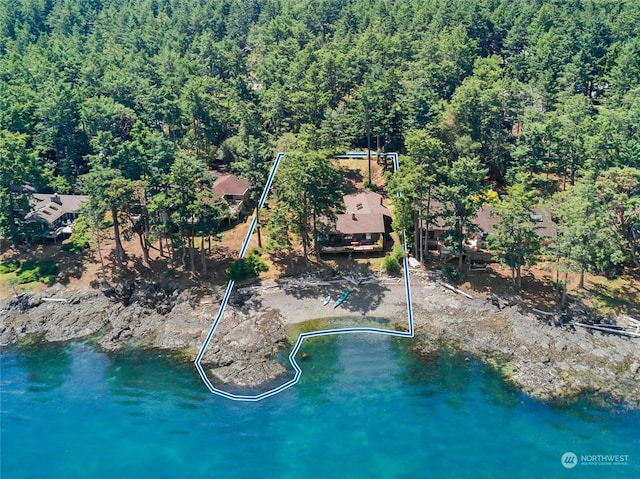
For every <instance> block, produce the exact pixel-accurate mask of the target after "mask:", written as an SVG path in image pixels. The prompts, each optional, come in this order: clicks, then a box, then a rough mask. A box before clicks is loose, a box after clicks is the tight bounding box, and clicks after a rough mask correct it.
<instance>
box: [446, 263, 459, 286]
mask: <svg viewBox="0 0 640 479" xmlns="http://www.w3.org/2000/svg"><path fill="white" fill-rule="evenodd" d="M442 273H443V274H444V275H445V277H446V278H447V279H449V280H450V281H453V282H454V283H459V282H460V281H462V279H463V278H464V273H463V272H462V271H460V270H459V269H458V268H453V267H451V266H449V265H444V266H443V267H442Z"/></svg>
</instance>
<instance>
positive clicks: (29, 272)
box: [18, 260, 58, 284]
mask: <svg viewBox="0 0 640 479" xmlns="http://www.w3.org/2000/svg"><path fill="white" fill-rule="evenodd" d="M57 274H58V265H57V264H56V263H54V262H53V261H49V260H47V261H31V260H30V261H25V262H24V263H23V264H22V268H20V274H19V275H18V284H26V283H32V282H33V281H42V282H43V283H45V284H53V282H54V281H55V278H56V275H57Z"/></svg>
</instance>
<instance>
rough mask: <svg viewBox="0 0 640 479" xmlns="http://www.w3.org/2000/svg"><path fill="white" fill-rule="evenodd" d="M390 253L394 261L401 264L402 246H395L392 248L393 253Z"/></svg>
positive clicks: (402, 259)
mask: <svg viewBox="0 0 640 479" xmlns="http://www.w3.org/2000/svg"><path fill="white" fill-rule="evenodd" d="M391 255H392V256H393V257H394V258H395V259H396V261H397V262H398V263H399V264H402V263H403V262H404V257H405V254H404V249H403V248H402V246H395V247H394V248H393V253H391Z"/></svg>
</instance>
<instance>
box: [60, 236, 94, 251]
mask: <svg viewBox="0 0 640 479" xmlns="http://www.w3.org/2000/svg"><path fill="white" fill-rule="evenodd" d="M90 239H91V237H90V236H89V234H88V233H73V234H72V235H71V237H70V238H69V239H68V240H67V241H66V242H65V243H64V244H63V245H62V250H63V251H66V252H67V253H69V254H71V255H76V254H80V253H82V252H83V251H84V250H86V249H87V248H89V246H90V243H89V241H90Z"/></svg>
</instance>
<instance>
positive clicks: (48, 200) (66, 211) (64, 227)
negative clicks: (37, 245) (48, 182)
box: [26, 193, 89, 240]
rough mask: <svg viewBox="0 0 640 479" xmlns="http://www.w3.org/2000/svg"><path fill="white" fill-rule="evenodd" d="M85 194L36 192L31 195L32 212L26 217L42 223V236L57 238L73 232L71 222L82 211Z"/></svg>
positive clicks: (31, 220)
mask: <svg viewBox="0 0 640 479" xmlns="http://www.w3.org/2000/svg"><path fill="white" fill-rule="evenodd" d="M88 199H89V197H88V196H85V195H59V194H57V193H54V194H47V193H35V194H33V195H31V201H30V202H31V212H30V213H28V214H27V216H26V219H27V221H29V222H33V223H39V224H41V225H42V238H43V239H53V240H56V239H57V238H58V237H59V236H60V235H62V234H71V228H70V226H71V224H72V223H73V222H74V221H75V219H76V218H77V217H78V214H79V213H80V207H81V205H82V203H84V202H85V201H87V200H88Z"/></svg>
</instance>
